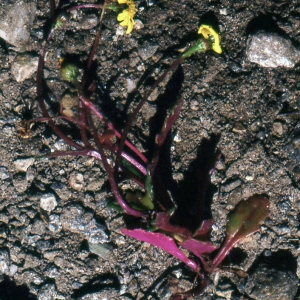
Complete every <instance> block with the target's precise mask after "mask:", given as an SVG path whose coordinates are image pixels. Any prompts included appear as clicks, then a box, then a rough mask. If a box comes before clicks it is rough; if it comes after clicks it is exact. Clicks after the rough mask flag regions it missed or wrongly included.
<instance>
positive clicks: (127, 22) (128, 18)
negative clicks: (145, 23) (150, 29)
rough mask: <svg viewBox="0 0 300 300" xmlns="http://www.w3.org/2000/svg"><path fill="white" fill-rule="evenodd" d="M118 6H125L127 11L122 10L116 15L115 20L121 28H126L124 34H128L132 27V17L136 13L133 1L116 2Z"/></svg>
mask: <svg viewBox="0 0 300 300" xmlns="http://www.w3.org/2000/svg"><path fill="white" fill-rule="evenodd" d="M118 3H119V4H126V5H127V6H128V8H127V9H124V10H123V11H122V12H121V13H119V14H118V17H117V20H118V21H119V22H121V23H120V25H121V26H127V30H126V33H127V34H129V33H130V32H131V31H132V29H133V25H134V20H133V17H134V15H135V13H136V8H135V3H134V1H133V0H118Z"/></svg>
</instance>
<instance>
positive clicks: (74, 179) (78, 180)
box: [69, 171, 84, 191]
mask: <svg viewBox="0 0 300 300" xmlns="http://www.w3.org/2000/svg"><path fill="white" fill-rule="evenodd" d="M69 184H70V186H71V187H72V188H73V189H74V190H76V191H81V190H82V189H83V186H84V178H83V175H82V174H81V173H78V172H76V171H74V172H72V173H71V175H70V177H69Z"/></svg>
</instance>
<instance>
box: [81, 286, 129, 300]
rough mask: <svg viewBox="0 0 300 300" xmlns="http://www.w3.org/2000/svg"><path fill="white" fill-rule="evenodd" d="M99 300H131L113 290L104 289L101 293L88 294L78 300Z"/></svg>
mask: <svg viewBox="0 0 300 300" xmlns="http://www.w3.org/2000/svg"><path fill="white" fill-rule="evenodd" d="M99 299H103V300H104V299H120V300H129V299H130V298H128V297H126V296H121V295H120V292H119V291H117V290H116V289H112V288H104V289H103V290H102V291H101V292H96V293H88V294H85V295H84V296H82V297H80V298H78V300H99Z"/></svg>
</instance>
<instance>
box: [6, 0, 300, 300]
mask: <svg viewBox="0 0 300 300" xmlns="http://www.w3.org/2000/svg"><path fill="white" fill-rule="evenodd" d="M71 3H75V1H71ZM76 3H78V2H76ZM136 3H137V5H138V10H137V14H136V18H137V19H136V24H135V29H134V31H133V32H132V34H131V35H126V34H125V32H124V28H123V27H120V26H119V24H118V22H117V21H116V14H115V13H114V12H112V11H107V13H106V14H105V16H104V26H103V34H102V37H101V40H100V46H99V49H98V50H97V52H96V60H95V68H94V72H95V78H97V79H98V80H99V82H98V87H99V90H98V91H97V93H95V94H94V98H95V100H94V101H95V104H97V105H100V106H101V108H102V109H103V112H104V113H105V115H106V116H107V117H108V119H109V120H110V121H112V122H115V123H116V124H118V126H119V128H120V129H121V128H123V127H122V126H123V125H124V122H125V121H126V119H127V114H129V113H130V112H131V111H132V108H133V107H135V106H136V103H137V101H138V99H139V97H140V95H143V94H144V92H145V91H146V90H148V89H149V87H150V86H151V84H152V83H153V82H154V81H155V79H156V78H157V77H158V76H159V75H160V74H162V72H163V71H164V70H166V68H167V67H168V66H169V65H170V64H171V63H172V61H173V60H174V59H175V58H176V57H178V55H180V51H177V50H181V49H183V48H184V47H186V46H187V45H188V44H192V43H193V42H194V41H195V39H196V37H197V28H198V27H199V24H200V23H202V22H204V21H205V22H206V23H208V24H213V25H214V26H215V28H216V30H218V31H219V32H220V35H221V45H222V48H223V54H222V55H217V54H215V53H213V52H212V51H210V52H208V53H205V54H196V55H194V56H192V57H191V58H188V59H186V60H185V61H184V62H183V63H182V64H181V66H180V67H179V68H178V70H177V71H176V72H175V73H174V75H173V76H169V77H168V78H167V79H166V81H165V82H163V83H162V84H161V85H159V86H158V87H157V88H156V89H155V91H154V93H153V94H152V95H151V97H150V99H149V101H148V102H147V103H146V105H145V106H144V108H143V110H142V111H141V112H140V114H139V115H138V117H137V119H136V120H135V124H134V125H133V126H132V130H131V133H130V135H129V136H130V139H131V140H132V142H133V143H134V144H135V145H136V146H137V147H138V148H139V149H141V151H143V152H145V153H146V155H147V156H148V157H149V158H150V157H151V151H152V150H151V149H152V146H153V143H154V140H155V136H156V134H157V133H158V132H159V131H160V129H161V126H162V124H163V120H164V118H165V115H166V113H167V111H169V110H171V109H172V107H173V104H174V101H175V100H176V99H177V98H178V97H179V96H180V97H182V98H183V99H184V104H183V107H182V111H181V114H180V117H179V119H178V121H177V122H176V124H175V125H174V128H173V130H172V132H171V134H170V135H169V137H168V139H167V143H166V147H165V149H164V151H163V156H162V160H161V162H160V165H161V166H162V171H163V172H164V173H163V174H162V179H163V183H164V184H165V186H166V187H167V189H168V190H169V192H170V194H171V195H172V197H173V199H174V201H175V202H176V203H181V202H184V203H185V204H186V208H187V209H186V211H188V209H189V208H190V207H191V206H192V205H193V199H195V192H196V191H195V190H196V188H198V185H199V182H198V181H197V176H196V175H195V174H196V171H197V169H199V168H201V166H202V165H203V164H204V163H205V162H207V161H208V159H209V154H213V152H214V151H215V150H216V149H219V150H220V151H221V152H222V158H221V160H220V162H219V163H218V165H217V167H216V171H215V172H214V174H213V175H212V176H211V178H210V180H209V181H210V183H209V193H208V195H207V199H206V200H207V203H208V204H209V205H207V206H206V207H205V215H207V216H208V217H212V218H213V219H214V220H215V224H214V225H213V230H212V233H211V240H212V241H213V243H214V244H216V245H220V244H221V243H222V241H223V239H224V235H225V226H226V220H227V216H228V214H229V213H230V210H231V209H233V207H234V206H235V205H236V204H237V203H238V202H239V201H241V200H246V199H247V198H249V197H250V196H252V195H254V194H264V195H266V196H268V197H269V199H270V202H271V214H270V216H269V218H268V219H267V220H266V221H265V222H264V224H263V225H262V227H261V229H260V230H259V231H258V232H257V233H255V234H254V235H252V236H250V237H248V238H246V239H245V240H244V241H243V242H242V243H239V244H238V245H236V247H235V249H233V251H232V252H231V253H230V254H229V255H228V258H227V261H224V263H222V264H221V266H220V268H221V270H220V272H219V273H218V274H216V277H214V278H212V279H214V282H212V284H211V285H209V286H208V288H207V290H206V291H205V292H204V294H203V295H201V296H199V297H195V299H196V300H197V299H224V298H225V299H226V298H227V299H244V298H249V297H251V298H252V299H268V297H269V299H270V297H271V298H272V299H275V297H277V295H280V297H281V298H282V299H285V297H286V299H294V298H296V299H297V297H299V295H300V290H298V288H297V284H298V282H299V278H300V260H299V251H300V250H299V249H300V244H299V237H300V231H299V199H300V191H299V187H300V142H299V132H300V131H299V128H300V127H299V121H298V119H299V113H298V115H297V112H298V110H299V107H300V102H299V81H300V78H299V66H298V61H299V59H298V58H299V50H298V48H297V46H296V45H298V44H299V36H298V32H299V30H300V21H299V18H298V17H297V14H298V12H299V5H298V4H297V1H286V2H282V1H268V0H264V1H260V2H259V3H257V2H255V1H250V2H249V1H246V0H242V1H227V2H226V1H225V2H224V1H198V0H190V1H186V2H185V3H184V5H183V4H182V3H181V2H180V3H179V2H178V1H136ZM49 16H50V11H49V1H48V0H41V1H25V0H24V1H15V0H3V1H2V2H1V4H0V37H1V42H0V44H1V45H0V102H1V109H0V141H1V143H0V154H1V155H0V193H1V196H0V273H1V275H0V291H1V292H2V291H3V293H0V299H1V300H10V299H20V297H19V295H20V293H21V295H22V296H24V299H52V298H53V299H54V298H55V299H61V300H62V299H63V300H69V299H94V298H95V299H105V297H106V298H108V299H113V300H114V299H163V300H165V299H166V300H167V299H169V298H170V297H171V295H172V294H174V293H178V292H184V291H186V290H188V289H190V288H192V287H193V284H194V280H195V274H194V273H193V272H191V271H190V270H188V269H187V268H186V267H185V266H183V265H182V264H180V263H179V262H178V261H177V260H176V259H174V258H173V257H171V256H170V255H168V254H166V253H164V252H163V251H161V250H159V249H158V248H155V247H152V246H150V245H149V244H147V243H142V242H138V241H135V240H133V239H130V238H127V237H125V236H123V235H122V234H121V232H120V228H121V227H131V226H132V227H134V226H136V223H135V222H136V220H135V219H131V218H128V217H124V216H123V215H122V214H121V213H119V212H117V211H115V210H114V209H112V208H110V207H109V205H108V203H109V200H110V198H111V191H110V188H109V183H108V181H107V176H106V174H105V172H104V171H103V167H102V165H101V163H99V162H98V161H97V160H95V159H94V158H90V157H81V156H68V157H57V158H55V159H54V158H51V159H47V158H43V159H42V158H41V156H42V155H45V154H47V153H53V152H55V151H70V150H72V149H70V147H69V146H68V145H66V144H65V143H64V142H63V141H61V140H60V139H59V138H58V137H57V136H56V135H55V134H54V133H53V132H52V131H51V129H50V128H49V126H48V124H47V122H45V123H43V124H40V123H34V124H33V126H32V128H26V127H23V130H25V131H26V130H28V131H29V132H28V134H27V135H26V136H24V135H23V137H22V136H21V135H20V134H19V135H18V134H17V133H19V131H18V126H17V125H22V124H23V125H24V123H20V121H22V120H32V119H34V118H38V117H41V112H40V109H39V108H38V105H37V101H36V99H37V95H36V73H35V72H36V70H35V68H33V66H34V65H35V64H36V56H37V55H38V53H39V51H40V49H41V46H42V43H43V39H44V37H45V34H46V33H47V32H48V30H49V25H50V23H49ZM268 16H271V17H270V18H268ZM98 20H99V12H98V11H95V10H93V9H88V10H81V11H79V12H77V13H73V14H72V16H71V19H70V22H67V23H66V24H65V25H64V28H62V29H60V30H59V31H58V32H57V33H56V34H55V35H54V38H53V40H52V41H51V43H50V44H49V48H48V51H47V53H46V61H45V68H44V69H45V85H44V88H45V91H46V92H47V93H45V100H46V103H47V107H48V109H49V112H50V114H51V115H55V114H56V113H57V112H58V110H59V103H60V101H61V99H63V98H64V96H65V95H71V96H70V97H69V99H68V100H70V98H72V95H74V94H75V95H76V91H75V89H74V87H73V86H72V85H71V84H68V83H66V82H63V81H62V80H61V78H60V75H59V72H60V71H59V68H58V65H59V58H60V57H61V56H63V57H65V56H66V57H67V58H69V59H71V60H74V62H75V63H78V64H79V65H80V66H83V65H84V63H85V62H86V60H87V57H88V53H89V52H90V49H91V46H92V43H93V41H94V36H95V32H96V30H97V24H98ZM268 24H271V25H268ZM253 46H255V47H253ZM24 68H25V70H26V75H24V73H23V71H22V69H23V70H24ZM136 91H137V93H136V94H135V92H136ZM135 96H136V98H134V97H135ZM64 105H65V106H66V107H65V110H67V111H68V113H70V115H72V114H73V115H75V116H76V113H77V111H76V109H73V103H72V106H70V102H69V101H67V103H66V102H65V104H64ZM58 122H61V121H58ZM97 126H98V128H100V129H101V128H102V127H103V124H97ZM62 129H63V130H64V132H66V134H67V135H68V136H71V137H72V138H74V139H75V140H76V141H77V140H78V139H79V138H80V134H79V133H78V132H77V131H76V129H75V127H68V126H63V127H62ZM112 142H114V141H112ZM123 179H124V178H123V177H121V178H120V181H122V189H123V191H126V190H134V189H135V186H134V185H132V184H131V183H129V182H128V181H123ZM180 201H181V202H180ZM183 212H184V211H183ZM198 221H199V220H198ZM275 253H277V255H278V257H279V259H278V261H286V260H287V261H288V265H289V266H292V267H281V268H278V267H277V265H276V263H273V264H268V263H267V262H268V259H269V258H270V257H272V256H273V255H274V254H275ZM287 257H289V259H287ZM224 266H225V267H226V268H224ZM258 266H260V267H259V268H258ZM228 267H230V268H231V267H232V268H231V269H230V268H228ZM232 269H233V270H235V271H238V272H230V271H229V270H232ZM241 269H242V270H243V272H244V273H243V272H241V271H240V270H241ZM245 272H246V273H247V274H248V275H249V276H248V278H247V277H245V278H240V277H239V276H238V274H244V275H245ZM217 277H219V279H218V278H217ZM261 282H264V284H263V285H262V284H261ZM264 287H267V288H264ZM272 291H276V293H277V295H274V296H268V295H269V294H268V293H270V292H272ZM288 292H289V294H288ZM291 296H292V297H293V298H291ZM9 297H11V298H9ZM255 297H256V298H255ZM288 297H290V298H288Z"/></svg>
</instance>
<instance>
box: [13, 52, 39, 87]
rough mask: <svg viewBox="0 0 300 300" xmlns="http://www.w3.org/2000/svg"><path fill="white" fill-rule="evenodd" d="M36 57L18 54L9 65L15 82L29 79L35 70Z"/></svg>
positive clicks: (36, 64)
mask: <svg viewBox="0 0 300 300" xmlns="http://www.w3.org/2000/svg"><path fill="white" fill-rule="evenodd" d="M37 66H38V57H37V56H33V55H31V54H19V55H17V56H16V58H15V59H14V61H13V63H12V65H11V74H12V75H13V77H14V78H15V80H16V81H17V82H22V81H24V80H25V79H28V78H30V77H31V76H32V75H33V74H34V73H35V72H36V69H37Z"/></svg>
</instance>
